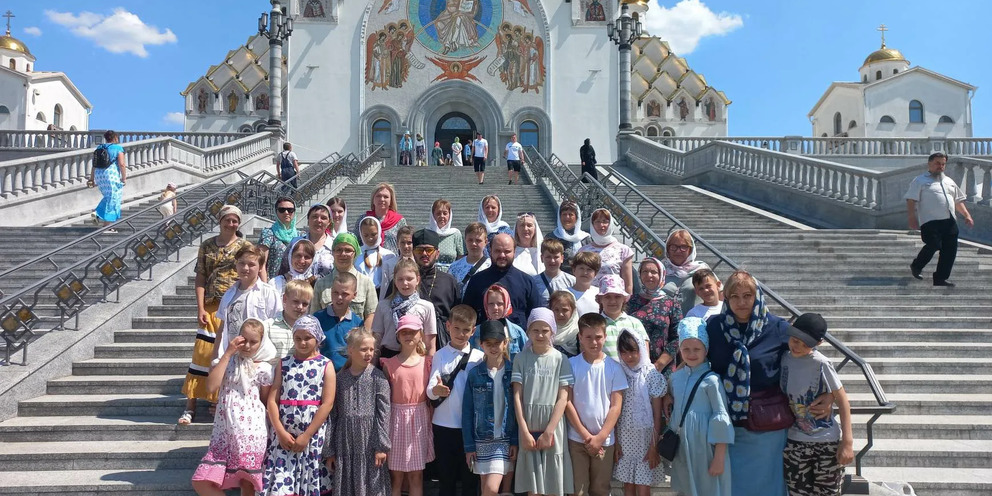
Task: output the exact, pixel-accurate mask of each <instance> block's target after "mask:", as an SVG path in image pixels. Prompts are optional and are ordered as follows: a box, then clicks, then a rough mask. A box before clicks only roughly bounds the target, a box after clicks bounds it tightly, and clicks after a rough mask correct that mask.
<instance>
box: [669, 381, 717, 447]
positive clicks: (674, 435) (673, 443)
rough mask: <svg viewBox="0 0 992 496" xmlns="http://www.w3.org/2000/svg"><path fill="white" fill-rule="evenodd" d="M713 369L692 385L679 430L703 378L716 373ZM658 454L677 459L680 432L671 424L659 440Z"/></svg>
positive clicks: (683, 409)
mask: <svg viewBox="0 0 992 496" xmlns="http://www.w3.org/2000/svg"><path fill="white" fill-rule="evenodd" d="M715 373H716V372H713V371H712V370H710V371H708V372H706V373H705V374H703V375H702V377H700V378H699V379H698V380H697V381H696V384H695V385H693V386H692V391H691V392H690V393H689V398H688V399H686V400H685V406H684V407H683V408H682V420H680V421H679V427H678V429H677V430H678V431H681V430H682V424H684V423H685V416H686V415H687V414H688V413H689V407H690V406H691V405H692V399H693V398H694V397H695V396H696V390H697V389H699V385H700V384H702V383H703V379H706V376H708V375H710V374H715ZM657 448H658V454H659V455H661V457H662V458H664V459H666V460H668V461H672V460H674V459H675V454H676V453H678V451H679V433H678V432H676V431H673V430H672V429H671V426H669V427H668V428H667V429H665V433H664V434H663V435H662V436H661V439H659V440H658V446H657Z"/></svg>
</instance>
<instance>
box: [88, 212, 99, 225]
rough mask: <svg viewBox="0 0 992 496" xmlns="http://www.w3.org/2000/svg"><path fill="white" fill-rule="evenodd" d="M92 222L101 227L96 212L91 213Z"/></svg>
mask: <svg viewBox="0 0 992 496" xmlns="http://www.w3.org/2000/svg"><path fill="white" fill-rule="evenodd" d="M90 222H92V223H93V224H94V225H97V226H99V225H100V218H99V217H97V216H96V212H90Z"/></svg>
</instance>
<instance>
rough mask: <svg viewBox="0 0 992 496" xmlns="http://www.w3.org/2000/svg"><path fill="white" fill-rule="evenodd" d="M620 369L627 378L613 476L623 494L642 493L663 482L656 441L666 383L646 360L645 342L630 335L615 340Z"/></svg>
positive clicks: (626, 332)
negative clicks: (618, 457) (619, 453)
mask: <svg viewBox="0 0 992 496" xmlns="http://www.w3.org/2000/svg"><path fill="white" fill-rule="evenodd" d="M617 351H618V352H619V353H620V367H621V368H622V369H623V373H624V375H626V376H627V389H625V390H624V392H623V407H622V408H621V410H620V420H619V421H618V422H617V445H618V449H619V451H620V452H621V453H622V456H621V457H620V459H619V460H617V464H616V466H615V467H614V470H613V477H614V478H615V479H617V480H618V481H620V482H623V486H624V487H623V489H624V493H625V494H644V493H646V492H649V491H650V487H648V486H656V485H659V484H661V483H662V482H664V481H665V473H664V471H663V468H662V465H661V457H660V456H659V455H658V451H657V448H656V446H655V440H656V439H657V438H658V435H659V434H660V432H661V414H662V406H661V398H662V397H663V396H664V395H665V393H666V392H667V391H668V383H667V382H666V381H665V377H664V376H663V375H662V374H661V372H658V369H656V368H655V367H654V365H652V364H651V360H650V358H648V346H647V342H646V341H645V340H644V339H643V338H641V337H639V336H637V335H635V334H634V333H632V332H628V331H622V332H621V333H620V336H619V337H618V338H617Z"/></svg>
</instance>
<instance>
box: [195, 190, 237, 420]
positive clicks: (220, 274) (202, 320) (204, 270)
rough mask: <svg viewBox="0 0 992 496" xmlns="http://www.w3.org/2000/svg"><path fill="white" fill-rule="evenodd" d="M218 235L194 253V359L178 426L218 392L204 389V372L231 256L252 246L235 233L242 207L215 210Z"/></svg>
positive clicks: (231, 274) (232, 271)
mask: <svg viewBox="0 0 992 496" xmlns="http://www.w3.org/2000/svg"><path fill="white" fill-rule="evenodd" d="M218 218H219V219H220V234H218V235H217V236H214V237H212V238H209V239H207V240H206V241H204V242H203V243H202V244H200V250H199V253H197V255H196V268H195V269H194V271H195V272H196V282H195V291H196V309H197V321H198V323H199V328H198V329H197V330H196V341H195V342H194V344H193V359H192V362H191V363H190V364H189V370H188V371H187V372H186V380H185V381H183V389H182V392H183V394H184V395H185V396H186V398H187V400H186V410H185V411H183V414H182V416H180V417H179V425H189V423H190V422H192V421H193V416H194V415H195V412H196V400H197V399H198V398H199V399H204V400H207V401H209V402H211V403H215V402H216V401H217V393H213V394H211V393H210V392H209V391H207V375H208V374H209V373H210V362H211V360H213V359H214V340H215V339H216V338H217V332H218V331H220V325H221V319H219V318H218V317H217V308H218V307H219V306H220V299H221V298H222V297H223V296H224V293H225V292H227V290H228V288H230V287H231V285H232V284H234V283H235V282H236V281H237V280H238V272H237V269H236V268H235V265H236V263H237V260H236V259H235V258H234V255H235V254H236V253H238V250H240V249H241V248H243V247H245V246H249V245H251V243H249V242H248V241H246V240H244V239H243V238H241V237H239V236H238V227H240V226H241V210H240V209H238V207H235V206H234V205H224V206H223V207H221V209H220V212H219V213H218Z"/></svg>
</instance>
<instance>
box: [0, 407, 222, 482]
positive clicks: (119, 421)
mask: <svg viewBox="0 0 992 496" xmlns="http://www.w3.org/2000/svg"><path fill="white" fill-rule="evenodd" d="M176 418H177V417H172V416H169V417H161V416H159V417H131V416H129V417H107V416H87V415H80V416H71V417H15V418H12V419H10V420H7V421H5V422H2V423H0V442H4V443H33V442H69V441H104V442H116V441H130V442H141V441H202V440H208V441H209V439H210V433H211V431H212V430H213V424H212V423H209V422H206V423H204V422H194V423H192V424H190V425H185V426H180V425H177V424H176ZM0 474H2V472H0ZM0 477H2V476H0Z"/></svg>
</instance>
